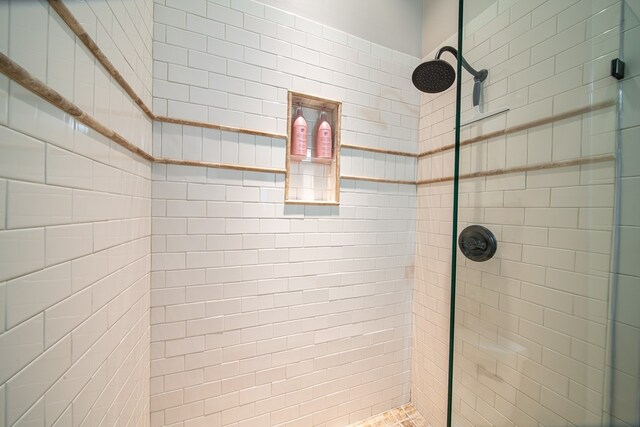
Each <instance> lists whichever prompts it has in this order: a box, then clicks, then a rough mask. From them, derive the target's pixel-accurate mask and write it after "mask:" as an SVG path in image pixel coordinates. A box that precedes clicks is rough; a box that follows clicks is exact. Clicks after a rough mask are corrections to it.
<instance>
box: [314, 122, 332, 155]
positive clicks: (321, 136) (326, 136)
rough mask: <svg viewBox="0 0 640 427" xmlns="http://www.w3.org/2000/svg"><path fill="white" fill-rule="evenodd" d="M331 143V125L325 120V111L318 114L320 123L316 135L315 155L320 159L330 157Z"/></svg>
mask: <svg viewBox="0 0 640 427" xmlns="http://www.w3.org/2000/svg"><path fill="white" fill-rule="evenodd" d="M332 148H333V144H332V141H331V125H330V124H329V121H328V120H327V113H325V112H324V110H323V111H322V114H320V125H319V126H318V133H317V135H316V155H317V156H318V158H320V159H330V158H331V157H332V154H333V153H332Z"/></svg>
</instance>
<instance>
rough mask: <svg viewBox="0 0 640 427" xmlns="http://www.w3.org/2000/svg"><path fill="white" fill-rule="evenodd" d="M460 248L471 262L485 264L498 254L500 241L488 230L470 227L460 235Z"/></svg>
mask: <svg viewBox="0 0 640 427" xmlns="http://www.w3.org/2000/svg"><path fill="white" fill-rule="evenodd" d="M458 246H459V247H460V250H461V251H462V253H463V254H464V256H466V257H467V258H469V259H470V260H471V261H476V262H483V261H487V260H490V259H491V257H493V255H494V254H495V253H496V249H497V247H498V241H497V240H496V236H495V235H494V234H493V233H492V232H491V230H489V229H488V228H486V227H483V226H481V225H470V226H469V227H467V228H465V229H464V230H462V232H461V233H460V236H459V237H458Z"/></svg>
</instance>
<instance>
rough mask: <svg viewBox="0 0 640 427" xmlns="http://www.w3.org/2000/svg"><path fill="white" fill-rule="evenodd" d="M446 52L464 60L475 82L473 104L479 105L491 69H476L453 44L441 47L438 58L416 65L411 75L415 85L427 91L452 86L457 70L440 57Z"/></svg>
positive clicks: (437, 91)
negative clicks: (484, 83)
mask: <svg viewBox="0 0 640 427" xmlns="http://www.w3.org/2000/svg"><path fill="white" fill-rule="evenodd" d="M444 52H449V53H451V54H453V55H454V56H455V57H456V58H459V59H460V60H461V61H462V66H463V67H464V69H465V70H467V71H468V72H469V73H470V74H471V75H472V76H473V80H474V82H475V83H474V85H473V106H474V107H475V106H478V105H479V104H480V94H481V93H482V82H484V81H485V80H486V79H487V76H488V75H489V71H487V70H480V71H476V70H475V69H474V68H473V67H472V66H471V65H469V63H468V62H467V61H466V60H465V59H464V58H463V57H462V55H458V51H457V50H456V49H454V48H453V47H451V46H443V47H441V48H440V50H439V51H438V53H437V54H436V59H433V60H431V61H427V62H423V63H422V64H420V65H418V66H417V67H416V69H415V70H414V71H413V75H412V76H411V80H412V81H413V85H414V86H415V87H416V88H417V89H418V90H420V91H422V92H427V93H439V92H444V91H445V90H447V89H449V88H450V87H451V85H452V84H453V82H454V81H455V80H456V72H455V71H454V69H453V67H452V66H451V64H449V63H448V62H447V61H445V60H442V59H440V56H442V54H443V53H444Z"/></svg>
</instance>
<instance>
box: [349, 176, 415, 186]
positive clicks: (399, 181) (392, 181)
mask: <svg viewBox="0 0 640 427" xmlns="http://www.w3.org/2000/svg"><path fill="white" fill-rule="evenodd" d="M340 179H351V180H354V181H369V182H379V183H383V184H406V185H416V182H415V181H409V180H403V179H384V178H372V177H368V176H352V175H341V176H340Z"/></svg>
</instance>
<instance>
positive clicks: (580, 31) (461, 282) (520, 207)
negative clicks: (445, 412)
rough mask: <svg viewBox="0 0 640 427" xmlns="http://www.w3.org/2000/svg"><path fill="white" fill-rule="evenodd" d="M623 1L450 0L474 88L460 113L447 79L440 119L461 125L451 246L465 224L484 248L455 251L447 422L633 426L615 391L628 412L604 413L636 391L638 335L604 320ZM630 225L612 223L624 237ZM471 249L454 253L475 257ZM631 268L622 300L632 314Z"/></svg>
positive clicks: (469, 87)
mask: <svg viewBox="0 0 640 427" xmlns="http://www.w3.org/2000/svg"><path fill="white" fill-rule="evenodd" d="M637 4H638V1H637V0H636V1H635V5H634V3H633V2H631V3H630V4H625V2H623V1H620V0H563V1H558V0H547V1H531V0H519V1H517V0H497V1H477V0H473V1H466V2H465V1H461V7H462V10H463V15H462V17H463V18H462V27H461V28H459V31H460V34H461V37H460V39H459V40H460V44H459V45H458V46H457V48H458V50H459V51H460V52H461V53H462V54H463V55H464V57H465V59H466V60H467V61H468V62H469V63H470V64H473V66H474V67H476V69H487V70H488V77H487V78H486V80H485V81H484V82H483V87H482V94H481V99H480V104H479V106H478V107H474V105H473V91H474V79H473V77H472V76H471V75H470V74H469V73H466V72H464V71H463V72H462V73H459V77H460V78H461V79H462V80H461V92H460V102H459V105H457V106H456V107H457V111H456V112H453V111H451V113H450V114H451V116H453V115H455V114H457V115H459V116H458V117H459V122H460V127H459V173H458V174H457V176H455V180H457V184H458V187H457V194H455V187H454V190H453V191H454V210H455V209H456V207H457V213H458V216H457V230H456V235H457V236H459V235H460V234H461V233H462V232H463V230H465V228H467V227H468V226H472V225H480V226H482V227H485V228H486V229H487V230H489V231H490V232H491V233H492V234H493V235H494V236H495V239H496V241H497V250H496V252H495V254H494V255H493V257H491V258H490V259H488V260H484V261H473V260H471V259H469V258H467V257H465V255H464V254H463V252H462V251H461V250H460V247H458V248H457V254H456V256H457V261H456V266H455V271H452V273H454V274H452V275H453V276H454V277H455V283H454V284H455V324H454V328H453V343H454V345H453V352H452V353H453V362H452V370H451V372H450V373H451V374H452V375H453V378H452V383H453V387H452V397H451V402H450V405H451V425H454V426H469V427H477V426H482V425H487V426H513V425H517V426H539V425H543V426H609V425H639V424H637V422H638V419H637V418H634V417H636V416H637V408H636V409H635V412H634V407H635V406H634V405H635V403H636V401H635V396H636V395H637V394H635V393H636V392H637V387H636V388H633V387H632V388H629V389H628V390H627V391H628V392H629V394H630V396H631V397H629V396H627V398H628V399H629V402H626V403H625V404H624V405H618V406H620V407H617V406H616V404H613V405H612V404H611V398H612V396H614V395H616V394H617V395H618V396H617V397H620V398H622V397H621V396H622V395H625V394H626V392H625V390H626V389H625V388H624V387H623V386H620V382H621V381H622V382H624V381H627V383H629V384H634V383H633V381H635V384H636V385H637V369H638V366H637V365H638V356H637V355H638V343H639V342H640V341H639V340H638V339H637V337H638V335H637V329H635V330H634V331H635V332H636V335H633V331H632V332H629V331H626V329H628V328H629V327H630V326H635V327H636V328H637V326H640V325H633V322H634V321H636V320H637V319H630V320H628V321H625V322H619V321H617V318H616V315H617V310H618V307H620V305H621V304H623V305H624V304H626V305H627V306H628V305H629V304H630V302H629V301H626V300H625V301H623V302H620V301H619V300H620V295H619V294H618V283H619V282H620V281H621V277H622V276H619V275H618V274H617V273H618V267H619V266H620V265H621V264H620V263H621V262H622V261H623V260H624V259H628V258H629V257H626V258H625V256H624V255H623V254H624V249H625V248H624V247H622V249H620V250H618V248H619V243H620V233H619V230H620V228H619V227H618V225H620V212H622V214H623V215H624V209H623V210H622V211H621V210H620V209H619V208H617V207H616V206H617V204H618V202H620V201H622V202H623V204H624V200H625V199H624V197H626V194H625V193H624V191H623V192H620V181H621V179H620V174H621V167H620V166H619V165H618V161H619V159H620V156H619V155H618V156H616V153H617V151H618V149H619V147H624V146H623V145H621V143H620V141H621V137H622V136H624V135H623V134H624V132H623V131H622V130H621V129H622V126H621V120H622V117H624V114H621V110H620V102H619V93H624V87H623V85H624V83H622V84H621V83H620V81H619V80H617V79H616V78H614V77H612V76H611V63H612V60H613V59H615V58H622V57H624V55H623V53H624V52H622V51H621V46H624V44H621V35H622V34H623V33H625V32H629V33H630V36H629V37H627V39H629V40H634V39H633V38H632V36H633V35H634V34H635V35H636V37H635V41H631V42H630V43H633V44H635V45H634V46H628V48H629V49H633V51H634V52H637V51H638V47H637V44H638V42H637V40H640V37H638V36H637V34H638V31H637V30H634V29H633V28H635V27H636V26H637V12H638V7H637ZM623 12H624V13H623ZM625 16H626V20H625V24H624V25H625V26H624V27H623V26H622V24H621V23H622V22H623V17H625ZM628 43H629V42H628ZM630 55H631V53H630ZM627 62H633V63H635V64H637V61H632V60H631V58H628V59H627ZM636 68H637V67H636ZM627 71H628V72H630V71H631V67H630V66H629V65H628V66H627ZM636 71H637V69H636ZM636 75H637V74H636ZM627 78H629V77H627ZM625 81H626V80H623V81H622V82H625ZM635 81H636V86H635V95H634V96H636V97H637V93H638V90H637V87H638V85H637V79H636V80H635ZM621 90H622V91H623V92H620V91H621ZM631 101H632V102H629V104H633V105H631V106H630V108H632V109H633V108H635V109H636V110H635V112H636V116H634V115H633V114H630V115H629V117H633V118H630V119H629V120H630V121H631V122H637V121H638V119H637V113H638V112H637V108H638V100H637V98H636V99H635V101H633V100H631ZM625 108H626V106H625ZM444 113H445V114H446V111H445V112H444ZM633 126H637V124H635V123H629V124H628V127H629V128H633ZM631 132H635V133H633V134H631ZM633 135H635V140H634V141H633V142H635V143H636V145H637V143H638V137H637V136H638V132H637V130H635V131H634V130H633V129H632V130H631V131H630V134H629V135H628V136H626V137H627V138H633ZM629 147H631V146H629ZM628 150H629V151H628V155H629V156H633V155H635V156H636V157H637V155H638V153H639V152H640V150H638V149H637V147H633V148H628ZM454 153H455V150H452V153H451V155H450V157H449V160H450V161H451V163H453V160H452V159H453V158H454ZM637 160H638V161H640V159H637ZM635 168H636V169H637V167H635ZM630 173H631V175H630V177H631V178H632V177H633V174H634V173H635V176H637V171H635V172H633V171H632V172H630ZM634 182H635V183H636V184H637V181H634ZM628 184H629V186H630V187H629V188H631V186H632V182H631V181H629V183H628ZM637 187H639V186H638V185H636V188H637ZM630 197H634V196H630ZM635 197H636V201H635V202H633V203H635V206H636V208H637V206H638V204H637V197H638V195H637V194H636V195H635ZM633 203H632V204H631V206H634V204H633ZM456 205H457V206H456ZM628 209H631V208H628ZM635 212H636V214H637V209H636V210H635ZM636 217H637V215H636V216H635V217H633V218H632V216H629V218H627V220H628V221H629V222H630V224H627V225H628V227H629V228H630V229H633V231H635V230H637V228H635V229H634V226H635V227H637V226H638V225H639V224H638V219H637V218H636ZM623 225H624V224H623ZM476 231H477V229H476ZM627 232H629V233H631V235H633V232H632V231H627ZM470 236H471V237H465V238H464V239H462V240H465V239H466V240H465V241H464V242H461V244H462V245H464V246H465V248H466V252H469V251H472V250H476V251H482V250H484V249H485V248H486V246H483V245H486V244H488V243H486V242H485V243H483V240H482V239H481V238H479V237H477V236H478V234H473V233H472V234H470ZM473 236H476V237H473ZM635 236H637V233H636V234H635ZM636 238H637V237H636ZM456 243H458V242H456ZM489 243H490V242H489ZM629 245H630V246H629V247H630V248H631V247H633V245H635V246H637V245H638V244H637V241H636V242H635V243H633V242H632V243H630V244H629ZM619 255H620V256H619ZM635 257H636V262H635V263H632V264H633V265H630V266H629V269H630V271H629V272H628V273H627V276H630V277H626V278H625V280H627V282H628V283H627V285H625V286H626V287H625V289H626V290H627V294H625V295H627V298H633V297H635V298H636V302H638V301H637V297H638V296H639V294H638V291H637V290H636V289H639V287H640V283H639V282H638V280H637V275H638V266H637V264H638V261H639V259H638V255H637V252H636V254H635ZM481 259H482V258H481ZM633 274H636V277H635V278H634V277H633ZM635 285H638V286H635ZM634 286H635V287H634ZM629 323H631V325H629ZM625 328H626V329H625ZM622 329H625V332H624V335H620V334H621V332H620V331H621V330H622ZM631 336H633V337H636V338H635V340H633V339H629V337H631ZM625 345H628V346H630V347H631V348H626V347H625ZM616 346H617V347H616ZM612 349H617V352H615V351H612ZM626 351H628V354H625V356H624V357H622V356H621V352H626ZM612 354H614V355H616V354H617V356H615V357H611V355H612ZM629 357H631V359H630V360H628V359H629ZM616 364H617V365H618V366H614V365H616ZM634 364H635V365H634ZM623 365H624V366H623ZM616 369H617V371H616ZM612 372H615V373H614V374H612ZM634 375H635V377H634Z"/></svg>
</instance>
